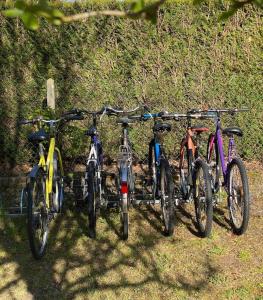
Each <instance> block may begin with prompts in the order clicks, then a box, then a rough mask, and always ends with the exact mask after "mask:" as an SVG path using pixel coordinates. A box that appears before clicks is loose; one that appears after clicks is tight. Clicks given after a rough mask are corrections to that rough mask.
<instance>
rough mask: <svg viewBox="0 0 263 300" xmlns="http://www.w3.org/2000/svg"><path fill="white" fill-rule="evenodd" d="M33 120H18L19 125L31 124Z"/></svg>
mask: <svg viewBox="0 0 263 300" xmlns="http://www.w3.org/2000/svg"><path fill="white" fill-rule="evenodd" d="M33 123H34V120H21V121H19V122H18V124H19V125H28V124H33Z"/></svg>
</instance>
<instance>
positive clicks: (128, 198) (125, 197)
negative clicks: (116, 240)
mask: <svg viewBox="0 0 263 300" xmlns="http://www.w3.org/2000/svg"><path fill="white" fill-rule="evenodd" d="M142 108H143V109H145V108H144V106H138V107H136V108H134V109H132V110H129V111H124V110H116V109H114V110H113V112H114V113H115V114H117V115H119V114H123V115H126V116H125V117H123V118H120V119H119V120H118V121H117V123H118V124H119V125H121V127H122V138H121V145H120V147H119V155H118V161H119V163H118V171H119V186H120V189H119V190H120V209H121V215H120V220H121V226H122V238H123V240H127V239H128V236H129V213H128V211H129V207H130V204H131V202H132V201H133V200H134V186H135V184H134V176H133V171H132V159H133V157H132V145H131V143H130V140H129V130H128V129H129V126H130V124H131V123H134V122H135V121H136V120H138V119H140V117H141V116H131V115H130V116H129V114H131V113H134V112H136V111H138V110H140V109H142Z"/></svg>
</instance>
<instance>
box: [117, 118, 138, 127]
mask: <svg viewBox="0 0 263 300" xmlns="http://www.w3.org/2000/svg"><path fill="white" fill-rule="evenodd" d="M117 123H119V124H123V125H128V124H131V123H134V120H132V119H129V118H127V117H124V118H120V119H118V121H117Z"/></svg>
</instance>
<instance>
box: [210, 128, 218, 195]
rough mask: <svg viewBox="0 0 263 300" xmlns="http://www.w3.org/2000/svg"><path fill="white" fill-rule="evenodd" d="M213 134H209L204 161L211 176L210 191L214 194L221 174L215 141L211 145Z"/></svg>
mask: <svg viewBox="0 0 263 300" xmlns="http://www.w3.org/2000/svg"><path fill="white" fill-rule="evenodd" d="M213 138H214V134H212V133H211V134H210V135H209V138H208V142H207V151H206V161H207V163H208V165H209V171H210V176H211V181H212V183H211V187H212V192H213V193H214V194H216V193H217V192H218V191H219V188H220V183H219V181H220V176H221V162H220V159H219V153H218V148H217V145H216V144H215V143H213V145H212V139H213Z"/></svg>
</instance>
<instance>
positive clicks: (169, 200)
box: [142, 112, 175, 236]
mask: <svg viewBox="0 0 263 300" xmlns="http://www.w3.org/2000/svg"><path fill="white" fill-rule="evenodd" d="M162 116H163V113H162V112H161V113H156V114H151V113H148V114H144V115H143V116H142V120H144V121H146V120H149V119H153V120H154V126H153V139H152V140H151V141H150V143H149V153H148V162H149V170H150V175H151V179H152V196H153V199H154V201H156V200H158V199H160V200H161V208H162V217H163V223H164V233H165V234H166V235H168V236H171V235H173V233H174V227H175V207H174V183H173V180H172V175H171V169H170V164H169V161H168V159H167V157H166V154H165V149H164V145H163V135H164V134H165V133H167V132H170V131H171V125H170V124H168V123H163V122H160V121H159V120H160V119H162Z"/></svg>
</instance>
